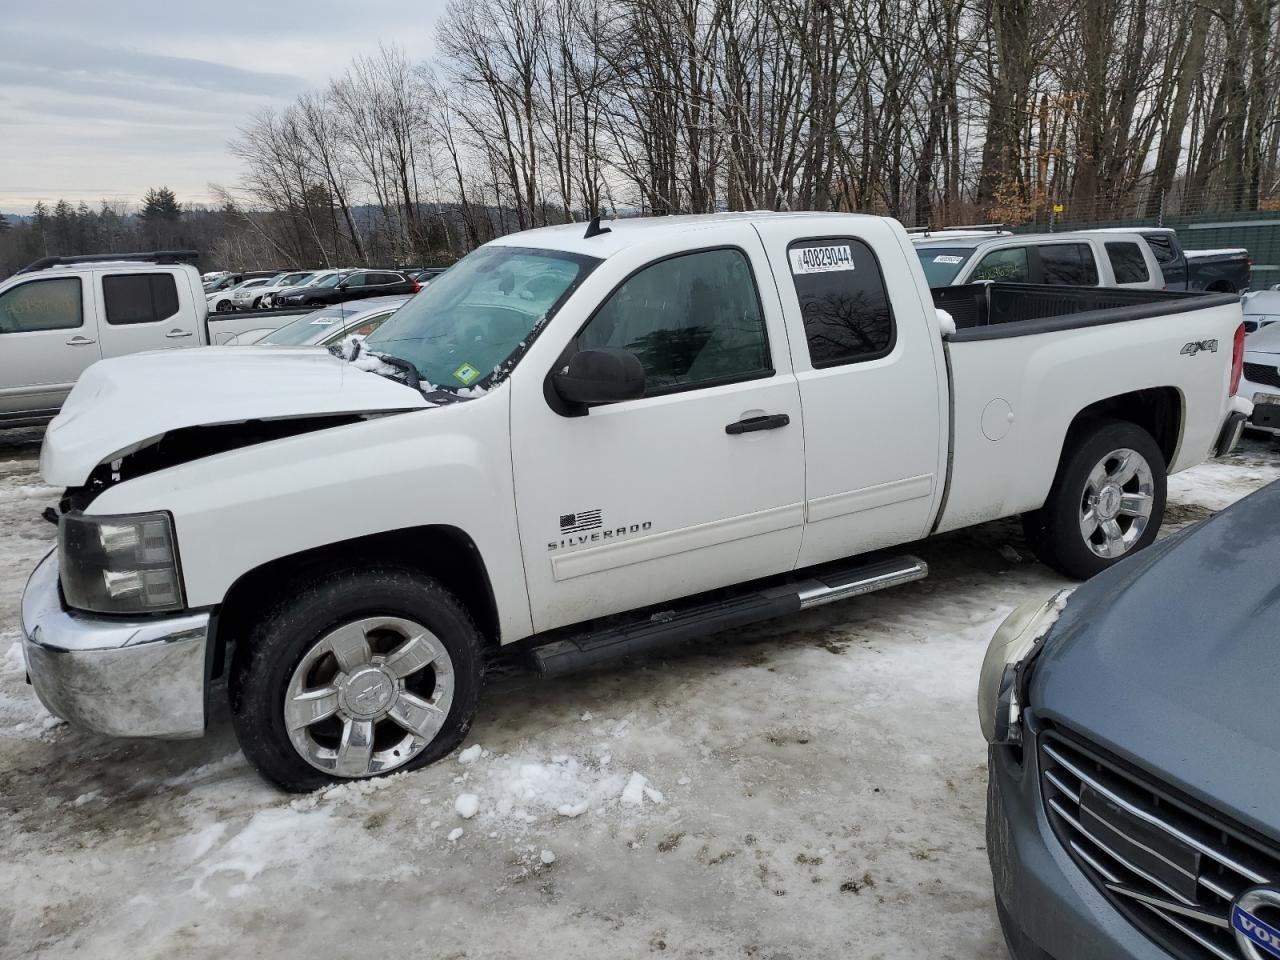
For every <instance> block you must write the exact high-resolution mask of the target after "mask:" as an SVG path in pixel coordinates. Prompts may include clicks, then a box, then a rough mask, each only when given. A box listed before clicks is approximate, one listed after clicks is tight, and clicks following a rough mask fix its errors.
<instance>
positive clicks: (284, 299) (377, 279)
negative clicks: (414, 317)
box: [275, 270, 422, 307]
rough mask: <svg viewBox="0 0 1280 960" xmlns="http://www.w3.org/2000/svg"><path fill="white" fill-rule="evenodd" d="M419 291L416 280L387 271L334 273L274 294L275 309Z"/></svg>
mask: <svg viewBox="0 0 1280 960" xmlns="http://www.w3.org/2000/svg"><path fill="white" fill-rule="evenodd" d="M421 289H422V285H421V284H420V283H418V282H417V281H416V280H411V279H409V278H408V277H407V276H405V275H404V274H403V273H394V272H392V271H390V270H356V271H354V272H352V273H347V274H343V275H342V276H341V277H339V276H337V275H336V274H335V275H333V276H330V277H327V278H326V279H325V280H321V281H320V282H319V283H313V284H311V285H309V286H305V287H296V288H294V289H292V290H284V291H283V292H281V293H277V294H276V295H275V305H276V306H277V307H309V306H320V305H322V304H327V303H345V302H346V301H347V300H363V299H365V298H366V297H389V296H396V295H398V296H412V295H413V294H415V293H417V292H418V291H419V290H421Z"/></svg>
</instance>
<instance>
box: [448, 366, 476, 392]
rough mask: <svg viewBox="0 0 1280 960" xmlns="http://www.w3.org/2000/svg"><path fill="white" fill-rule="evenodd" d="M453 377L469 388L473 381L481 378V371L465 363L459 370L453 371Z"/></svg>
mask: <svg viewBox="0 0 1280 960" xmlns="http://www.w3.org/2000/svg"><path fill="white" fill-rule="evenodd" d="M453 375H454V376H455V377H457V378H458V379H459V380H461V381H462V382H463V384H465V385H466V386H468V387H469V386H471V384H472V382H473V381H475V380H478V379H479V378H480V371H479V370H477V369H476V368H475V367H473V366H472V365H471V364H469V363H464V364H463V365H462V366H460V367H459V368H458V369H457V370H455V371H453Z"/></svg>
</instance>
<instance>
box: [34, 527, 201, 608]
mask: <svg viewBox="0 0 1280 960" xmlns="http://www.w3.org/2000/svg"><path fill="white" fill-rule="evenodd" d="M58 572H59V574H60V577H61V580H62V594H63V596H64V597H65V599H66V602H67V605H68V606H69V607H72V608H74V609H77V610H89V611H92V612H94V613H160V612H163V611H166V610H181V609H182V607H183V597H182V581H181V579H180V577H179V574H178V549H177V546H176V544H175V543H174V537H173V519H172V518H171V517H170V516H169V514H167V513H134V514H127V515H123V516H95V515H86V514H83V513H78V512H71V513H66V514H63V516H62V519H61V520H60V521H59V524H58Z"/></svg>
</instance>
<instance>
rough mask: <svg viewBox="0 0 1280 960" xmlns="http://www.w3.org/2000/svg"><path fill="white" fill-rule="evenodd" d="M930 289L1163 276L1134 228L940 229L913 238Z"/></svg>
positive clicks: (1127, 283) (1121, 283)
mask: <svg viewBox="0 0 1280 960" xmlns="http://www.w3.org/2000/svg"><path fill="white" fill-rule="evenodd" d="M912 243H913V244H914V246H915V251H916V256H917V257H919V258H920V265H921V266H922V267H924V274H925V278H926V279H927V280H928V282H929V286H930V287H932V288H935V289H936V288H938V287H945V286H960V285H963V284H966V283H978V282H980V281H998V282H1001V283H1039V284H1048V285H1053V286H1075V287H1124V288H1132V289H1147V290H1160V289H1163V288H1164V285H1165V283H1164V278H1163V277H1162V276H1161V273H1160V267H1159V265H1158V264H1157V263H1156V258H1155V255H1154V254H1153V252H1152V250H1151V249H1150V248H1149V247H1148V246H1147V244H1146V243H1144V242H1143V240H1142V238H1141V237H1139V236H1138V235H1137V234H1136V233H1130V234H1124V233H1101V232H1098V233H1085V232H1079V233H1022V234H1014V233H1007V232H1004V231H1000V232H997V233H991V232H978V231H962V230H957V231H938V232H935V233H932V234H925V235H923V236H917V237H913V238H912Z"/></svg>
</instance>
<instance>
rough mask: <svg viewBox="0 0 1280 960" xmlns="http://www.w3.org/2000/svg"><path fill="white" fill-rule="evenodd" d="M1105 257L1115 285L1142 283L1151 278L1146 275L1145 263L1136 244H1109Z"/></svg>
mask: <svg viewBox="0 0 1280 960" xmlns="http://www.w3.org/2000/svg"><path fill="white" fill-rule="evenodd" d="M1107 257H1108V259H1110V261H1111V270H1112V272H1114V273H1115V275H1116V283H1142V282H1143V281H1145V280H1147V279H1149V278H1150V276H1151V275H1150V274H1149V273H1147V261H1146V259H1145V258H1144V257H1143V256H1142V251H1141V250H1140V249H1139V248H1138V245H1137V244H1136V243H1120V242H1109V243H1108V244H1107Z"/></svg>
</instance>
